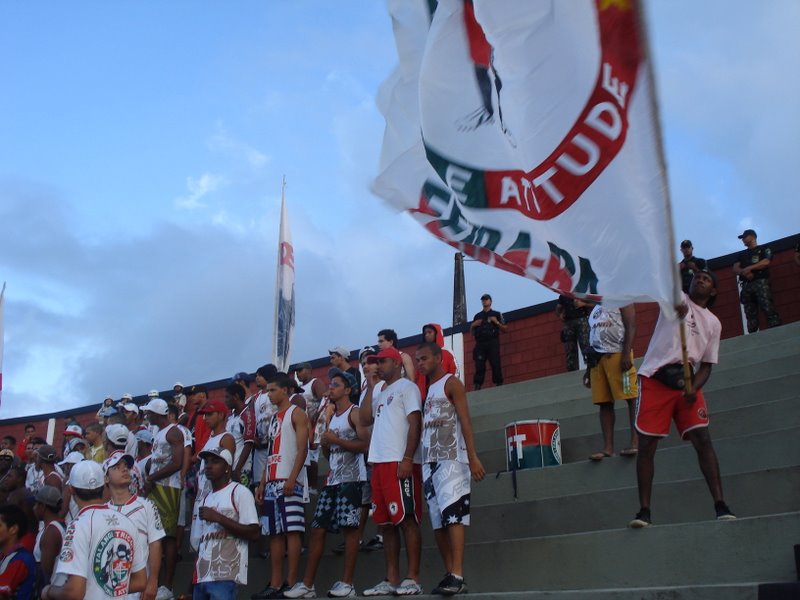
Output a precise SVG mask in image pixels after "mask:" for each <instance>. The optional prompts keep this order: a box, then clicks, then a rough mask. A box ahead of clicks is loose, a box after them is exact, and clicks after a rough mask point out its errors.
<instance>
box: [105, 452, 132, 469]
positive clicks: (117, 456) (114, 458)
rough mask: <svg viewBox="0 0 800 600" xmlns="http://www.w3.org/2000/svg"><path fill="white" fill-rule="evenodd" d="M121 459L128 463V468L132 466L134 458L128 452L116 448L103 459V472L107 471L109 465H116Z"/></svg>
mask: <svg viewBox="0 0 800 600" xmlns="http://www.w3.org/2000/svg"><path fill="white" fill-rule="evenodd" d="M121 460H124V461H125V462H126V463H128V468H129V469H130V468H131V467H132V466H133V463H134V462H135V460H134V459H133V457H132V456H131V455H130V454H125V453H124V452H121V451H119V450H118V451H116V452H114V453H113V454H112V455H111V456H109V457H108V458H107V459H105V460H104V461H103V473H108V470H109V469H110V468H111V467H113V466H115V465H118V464H119V462H120V461H121Z"/></svg>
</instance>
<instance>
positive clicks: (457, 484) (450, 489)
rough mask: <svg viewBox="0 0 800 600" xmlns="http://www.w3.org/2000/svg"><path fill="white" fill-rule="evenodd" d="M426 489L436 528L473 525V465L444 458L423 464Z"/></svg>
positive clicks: (433, 524)
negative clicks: (471, 466)
mask: <svg viewBox="0 0 800 600" xmlns="http://www.w3.org/2000/svg"><path fill="white" fill-rule="evenodd" d="M422 480H423V486H422V491H423V493H424V494H425V500H427V502H428V512H429V513H430V516H431V525H432V526H433V528H434V529H441V528H442V527H446V526H447V525H455V524H461V525H469V503H470V481H471V473H470V470H469V465H468V464H466V463H461V462H458V461H455V460H443V461H441V462H435V463H425V464H424V465H422Z"/></svg>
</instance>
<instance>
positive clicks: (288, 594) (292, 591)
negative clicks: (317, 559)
mask: <svg viewBox="0 0 800 600" xmlns="http://www.w3.org/2000/svg"><path fill="white" fill-rule="evenodd" d="M283 597H284V598H316V597H317V590H315V589H314V586H313V585H312V586H311V587H308V586H307V585H306V584H305V583H303V582H302V581H298V582H297V583H295V584H294V585H293V586H292V587H290V588H289V589H288V590H286V591H285V592H283Z"/></svg>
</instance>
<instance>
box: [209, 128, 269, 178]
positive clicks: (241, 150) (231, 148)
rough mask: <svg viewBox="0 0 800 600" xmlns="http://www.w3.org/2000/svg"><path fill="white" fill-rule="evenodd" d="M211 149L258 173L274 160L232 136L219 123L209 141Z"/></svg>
mask: <svg viewBox="0 0 800 600" xmlns="http://www.w3.org/2000/svg"><path fill="white" fill-rule="evenodd" d="M209 148H210V149H211V150H216V151H221V152H225V153H226V154H228V155H230V156H232V157H233V158H235V159H237V160H241V161H244V162H245V163H246V164H247V165H248V166H249V167H250V168H251V169H253V170H256V171H257V170H260V169H263V168H264V167H266V166H267V165H268V164H269V163H270V162H271V160H272V158H271V157H270V156H269V155H267V154H264V153H263V152H261V151H260V150H258V149H257V148H255V147H253V146H251V145H250V144H247V143H245V142H243V141H241V140H238V139H236V138H234V137H233V136H231V135H230V133H229V132H228V131H227V129H226V128H225V126H224V125H223V124H222V123H217V128H216V132H215V133H214V135H213V136H212V137H211V140H210V141H209Z"/></svg>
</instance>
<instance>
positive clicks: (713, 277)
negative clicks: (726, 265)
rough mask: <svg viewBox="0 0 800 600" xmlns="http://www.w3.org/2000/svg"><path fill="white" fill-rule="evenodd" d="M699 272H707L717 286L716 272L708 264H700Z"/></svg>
mask: <svg viewBox="0 0 800 600" xmlns="http://www.w3.org/2000/svg"><path fill="white" fill-rule="evenodd" d="M697 273H705V274H706V275H708V276H709V277H711V281H713V282H714V287H717V276H716V275H715V274H714V271H712V270H711V269H709V268H708V265H707V264H704V265H702V266H700V265H698V269H697Z"/></svg>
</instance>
